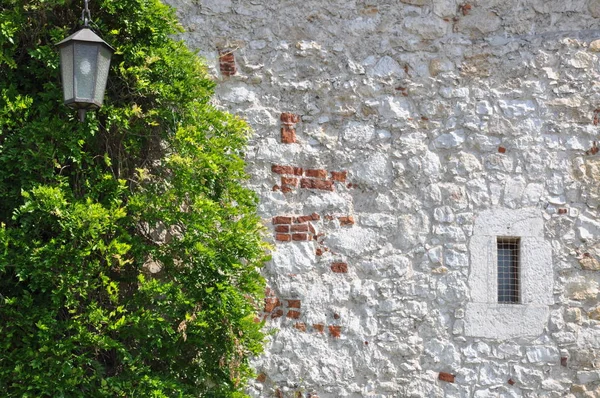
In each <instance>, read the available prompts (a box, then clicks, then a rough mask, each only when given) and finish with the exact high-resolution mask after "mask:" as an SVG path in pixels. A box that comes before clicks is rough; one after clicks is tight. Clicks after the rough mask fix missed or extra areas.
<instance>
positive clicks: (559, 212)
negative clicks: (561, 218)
mask: <svg viewBox="0 0 600 398" xmlns="http://www.w3.org/2000/svg"><path fill="white" fill-rule="evenodd" d="M558 214H567V209H558Z"/></svg>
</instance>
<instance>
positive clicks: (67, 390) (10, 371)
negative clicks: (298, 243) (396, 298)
mask: <svg viewBox="0 0 600 398" xmlns="http://www.w3.org/2000/svg"><path fill="white" fill-rule="evenodd" d="M79 3H80V2H79V1H72V0H0V396H2V397H198V396H206V397H242V396H245V394H244V393H243V391H244V385H245V382H246V381H247V379H248V377H251V376H252V369H251V368H250V366H249V363H248V360H249V358H250V357H251V356H253V355H256V354H258V353H260V352H261V350H262V343H263V340H264V334H263V333H262V332H261V327H262V324H261V323H257V322H256V321H255V313H256V309H257V306H258V305H259V303H260V300H261V294H262V292H263V291H264V280H263V279H262V278H261V276H260V273H259V269H260V267H261V266H262V264H263V263H264V261H265V260H266V254H265V253H266V252H267V247H266V246H265V244H264V243H263V242H262V240H261V236H262V227H261V224H260V219H259V218H258V216H257V215H256V205H257V198H256V196H255V195H254V194H253V192H251V191H250V190H248V189H246V188H245V187H244V186H243V183H244V180H245V179H246V178H247V175H246V174H245V172H244V161H243V150H244V147H245V145H246V142H247V137H248V134H249V130H248V127H247V125H246V124H245V123H244V122H243V121H241V120H239V119H237V118H235V117H233V116H232V115H230V114H227V113H225V112H222V111H219V110H216V109H215V108H214V107H213V106H212V105H211V104H210V98H211V95H212V94H213V88H214V83H213V82H212V81H211V80H210V79H209V78H208V76H207V73H206V69H205V66H204V65H203V64H202V62H201V61H200V60H199V59H198V58H197V57H196V56H195V55H194V54H193V53H191V52H190V51H189V50H188V49H187V48H186V47H185V45H184V44H183V43H181V42H179V41H176V40H174V39H173V38H172V37H173V35H174V34H177V33H178V32H180V27H179V26H178V24H177V21H176V18H175V16H174V12H173V10H172V9H170V8H169V7H167V6H165V5H163V4H161V3H160V2H159V1H158V0H97V1H93V2H90V6H91V13H92V17H93V21H94V25H93V27H94V28H95V30H96V31H97V33H99V34H100V35H101V36H102V37H103V38H104V39H105V40H106V41H107V42H108V43H110V44H111V45H112V46H113V47H114V48H115V49H116V53H115V55H114V57H113V62H112V66H111V70H110V75H109V83H108V87H107V92H106V98H105V105H104V107H103V108H102V109H101V110H99V111H98V112H96V113H88V116H87V119H86V121H85V122H84V123H79V122H78V121H77V120H76V114H75V112H73V111H72V110H70V109H68V108H67V107H65V106H64V105H63V104H62V93H61V87H60V81H59V63H58V54H57V50H56V48H55V46H54V45H55V43H57V42H58V41H60V40H62V39H63V38H64V37H66V36H68V35H69V34H70V33H72V32H73V31H74V30H75V29H76V28H77V26H76V22H77V21H78V18H79V15H80V12H81V6H82V4H79Z"/></svg>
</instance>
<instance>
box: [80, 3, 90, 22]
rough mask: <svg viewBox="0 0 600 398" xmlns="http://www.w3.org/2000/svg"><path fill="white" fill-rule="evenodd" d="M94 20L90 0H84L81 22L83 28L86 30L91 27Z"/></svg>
mask: <svg viewBox="0 0 600 398" xmlns="http://www.w3.org/2000/svg"><path fill="white" fill-rule="evenodd" d="M91 20H92V14H91V13H90V9H89V8H88V0H83V11H81V22H82V23H83V26H85V27H86V28H87V27H88V26H90V25H89V24H90V21H91Z"/></svg>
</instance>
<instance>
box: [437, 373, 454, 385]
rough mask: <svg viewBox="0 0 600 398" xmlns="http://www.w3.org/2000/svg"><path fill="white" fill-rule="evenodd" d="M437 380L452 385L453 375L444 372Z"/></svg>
mask: <svg viewBox="0 0 600 398" xmlns="http://www.w3.org/2000/svg"><path fill="white" fill-rule="evenodd" d="M438 379H440V380H441V381H447V382H448V383H454V375H453V374H450V373H446V372H440V374H439V376H438Z"/></svg>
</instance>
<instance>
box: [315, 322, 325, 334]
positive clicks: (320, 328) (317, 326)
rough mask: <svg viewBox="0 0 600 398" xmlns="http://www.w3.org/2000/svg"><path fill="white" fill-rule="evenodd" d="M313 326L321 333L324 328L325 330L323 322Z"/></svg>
mask: <svg viewBox="0 0 600 398" xmlns="http://www.w3.org/2000/svg"><path fill="white" fill-rule="evenodd" d="M313 328H314V329H315V330H316V331H317V332H319V333H323V330H325V326H323V325H322V324H320V323H315V324H314V325H313Z"/></svg>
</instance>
